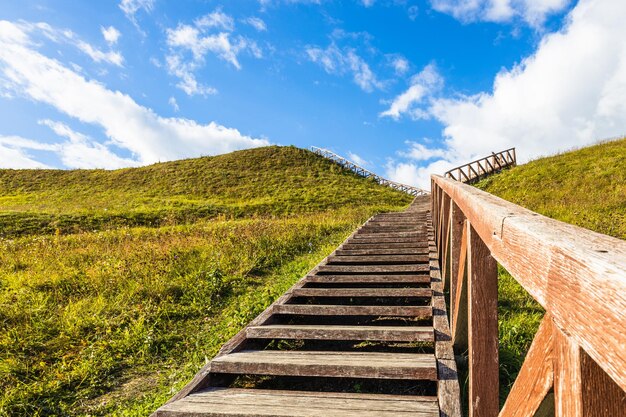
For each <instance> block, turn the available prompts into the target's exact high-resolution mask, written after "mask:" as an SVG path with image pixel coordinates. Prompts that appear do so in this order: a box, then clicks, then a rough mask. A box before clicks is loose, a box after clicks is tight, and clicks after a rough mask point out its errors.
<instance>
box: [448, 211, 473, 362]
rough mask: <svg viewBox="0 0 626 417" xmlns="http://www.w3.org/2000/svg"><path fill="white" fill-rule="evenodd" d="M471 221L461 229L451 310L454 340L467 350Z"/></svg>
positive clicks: (458, 348)
mask: <svg viewBox="0 0 626 417" xmlns="http://www.w3.org/2000/svg"><path fill="white" fill-rule="evenodd" d="M469 227H470V223H469V222H468V221H464V222H463V225H462V230H461V233H462V234H461V247H460V249H459V267H458V270H457V278H456V280H455V281H456V288H455V290H454V308H453V309H452V310H451V313H450V316H451V318H452V341H453V343H454V346H455V348H457V351H459V352H464V351H466V350H467V343H468V339H467V320H468V319H467V312H468V311H467V308H468V304H467V267H466V266H467V241H468V236H469Z"/></svg>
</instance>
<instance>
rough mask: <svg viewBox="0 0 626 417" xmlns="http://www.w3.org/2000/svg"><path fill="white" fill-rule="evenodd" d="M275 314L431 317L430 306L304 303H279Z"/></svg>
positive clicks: (275, 308)
mask: <svg viewBox="0 0 626 417" xmlns="http://www.w3.org/2000/svg"><path fill="white" fill-rule="evenodd" d="M274 312H275V313H276V314H293V315H304V316H391V317H416V318H429V317H432V314H433V310H432V308H431V307H430V306H425V307H406V306H346V305H305V304H279V305H277V306H275V307H274Z"/></svg>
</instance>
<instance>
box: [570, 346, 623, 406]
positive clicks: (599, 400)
mask: <svg viewBox="0 0 626 417" xmlns="http://www.w3.org/2000/svg"><path fill="white" fill-rule="evenodd" d="M580 359H581V363H580V365H581V379H582V397H583V398H582V403H583V415H584V416H585V417H612V416H616V417H617V416H619V417H626V392H624V391H623V390H622V389H621V388H620V387H619V386H618V385H617V384H616V383H615V381H613V380H612V379H611V378H610V377H609V376H608V375H607V374H606V372H604V371H603V370H602V368H600V367H599V366H598V364H597V363H596V362H595V361H594V360H593V359H591V357H590V356H589V355H587V353H585V352H584V351H583V352H581V358H580Z"/></svg>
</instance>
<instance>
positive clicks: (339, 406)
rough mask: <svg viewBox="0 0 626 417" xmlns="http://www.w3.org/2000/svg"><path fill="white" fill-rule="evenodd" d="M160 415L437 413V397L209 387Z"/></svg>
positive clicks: (417, 416) (423, 416)
mask: <svg viewBox="0 0 626 417" xmlns="http://www.w3.org/2000/svg"><path fill="white" fill-rule="evenodd" d="M155 415H156V416H158V417H181V416H196V417H200V416H202V417H224V416H230V417H255V416H263V417H271V416H276V417H332V416H335V417H437V416H438V415H439V411H438V406H437V400H436V398H434V397H420V396H409V395H406V396H404V395H379V394H357V393H333V392H307V391H283V390H257V389H255V390H249V389H238V388H209V389H205V390H202V391H199V392H197V393H196V394H193V395H190V396H189V397H187V398H185V400H184V401H180V402H177V403H174V404H169V405H167V406H165V407H162V408H161V409H160V410H159V411H158V412H157V413H156V414H155Z"/></svg>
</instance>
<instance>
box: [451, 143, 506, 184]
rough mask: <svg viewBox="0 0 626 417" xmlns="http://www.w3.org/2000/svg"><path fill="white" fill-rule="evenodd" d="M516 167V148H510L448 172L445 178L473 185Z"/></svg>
mask: <svg viewBox="0 0 626 417" xmlns="http://www.w3.org/2000/svg"><path fill="white" fill-rule="evenodd" d="M515 165H517V158H516V156H515V148H510V149H507V150H504V151H501V152H498V153H495V152H492V154H491V155H489V156H487V157H484V158H481V159H477V160H475V161H472V162H470V163H467V164H465V165H461V166H460V167H456V168H453V169H451V170H450V171H448V172H446V173H445V174H444V177H446V178H452V179H453V180H457V181H461V182H464V183H466V184H472V183H475V182H477V181H480V180H482V179H483V178H485V177H487V176H489V175H491V174H495V173H497V172H500V171H502V170H503V169H506V168H510V167H514V166H515Z"/></svg>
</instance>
